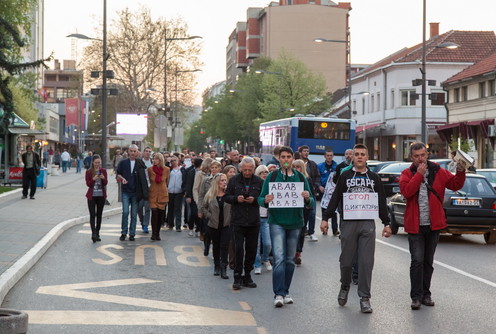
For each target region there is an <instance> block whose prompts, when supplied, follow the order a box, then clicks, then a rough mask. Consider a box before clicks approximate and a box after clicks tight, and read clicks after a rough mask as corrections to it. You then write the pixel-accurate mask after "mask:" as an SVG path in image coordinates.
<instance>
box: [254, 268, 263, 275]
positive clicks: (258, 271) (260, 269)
mask: <svg viewBox="0 0 496 334" xmlns="http://www.w3.org/2000/svg"><path fill="white" fill-rule="evenodd" d="M261 273H262V267H257V268H255V275H260V274H261Z"/></svg>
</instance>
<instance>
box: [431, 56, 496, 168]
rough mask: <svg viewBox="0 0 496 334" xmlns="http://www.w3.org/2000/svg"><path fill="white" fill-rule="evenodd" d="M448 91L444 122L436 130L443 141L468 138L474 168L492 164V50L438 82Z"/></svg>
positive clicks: (495, 99)
mask: <svg viewBox="0 0 496 334" xmlns="http://www.w3.org/2000/svg"><path fill="white" fill-rule="evenodd" d="M442 86H443V88H444V90H446V91H447V92H448V101H447V102H448V103H447V104H446V108H447V109H448V124H446V125H445V126H442V127H439V128H438V129H437V132H438V133H439V136H440V137H441V138H442V139H443V140H444V141H446V142H449V141H450V140H451V137H453V138H458V137H460V138H462V139H472V140H473V144H474V150H473V152H469V154H470V155H471V156H472V157H474V158H475V159H476V167H477V168H494V167H495V166H496V154H495V144H496V131H495V125H494V120H495V118H496V53H493V54H492V55H490V56H488V57H486V58H484V59H482V60H481V61H479V62H477V63H476V64H474V65H472V66H470V67H467V68H466V69H465V70H463V71H461V72H459V73H457V74H455V75H454V76H452V77H451V78H448V79H447V80H446V81H444V82H443V83H442Z"/></svg>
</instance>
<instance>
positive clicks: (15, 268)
mask: <svg viewBox="0 0 496 334" xmlns="http://www.w3.org/2000/svg"><path fill="white" fill-rule="evenodd" d="M121 211H122V208H114V209H110V210H106V211H104V212H103V214H102V217H110V216H113V215H116V214H119V213H121ZM89 218H90V216H89V215H86V216H81V217H76V218H72V219H69V220H66V221H63V222H61V223H59V224H57V225H56V226H55V227H53V228H52V229H51V230H50V231H49V232H48V233H47V234H46V235H45V236H44V237H43V238H41V240H40V241H38V242H37V243H36V244H35V245H34V246H33V248H31V249H30V250H29V251H28V252H27V253H26V254H24V255H23V256H22V257H21V258H20V259H19V260H17V261H16V262H15V263H14V264H13V265H12V266H11V267H10V268H9V269H7V270H6V271H5V272H4V273H3V274H2V275H0V305H1V304H2V303H3V299H4V298H5V296H6V295H7V294H8V293H9V291H10V289H12V288H13V287H14V285H16V283H17V282H18V281H19V280H20V279H21V278H22V277H23V276H24V275H25V274H26V273H27V272H28V271H29V270H30V269H31V268H32V267H33V266H34V265H35V264H36V263H37V262H38V260H39V259H40V258H41V257H42V256H43V254H45V252H46V251H47V250H48V249H49V248H50V246H52V244H53V243H54V242H55V241H56V240H57V239H58V238H59V237H60V236H61V235H62V234H63V233H64V232H65V231H67V230H68V229H70V228H71V227H74V226H76V225H80V224H84V223H87V222H88V221H89Z"/></svg>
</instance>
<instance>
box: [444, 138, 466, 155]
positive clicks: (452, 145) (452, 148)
mask: <svg viewBox="0 0 496 334" xmlns="http://www.w3.org/2000/svg"><path fill="white" fill-rule="evenodd" d="M458 139H460V150H462V151H463V152H469V151H470V144H469V142H468V141H467V140H465V139H462V138H458V137H456V138H455V136H453V135H451V138H450V142H449V144H448V145H449V148H450V151H451V152H453V151H456V150H457V149H458Z"/></svg>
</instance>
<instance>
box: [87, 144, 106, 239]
mask: <svg viewBox="0 0 496 334" xmlns="http://www.w3.org/2000/svg"><path fill="white" fill-rule="evenodd" d="M85 178H86V185H87V186H88V191H87V192H86V198H87V199H88V210H89V212H90V226H91V240H93V242H97V241H102V240H101V239H100V227H101V225H102V213H103V206H104V205H105V199H106V198H107V189H106V188H107V182H108V180H107V170H106V169H105V168H102V159H101V158H100V156H99V155H98V154H95V155H94V156H93V158H92V159H91V168H89V169H88V170H87V171H86V175H85ZM95 221H96V224H95Z"/></svg>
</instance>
